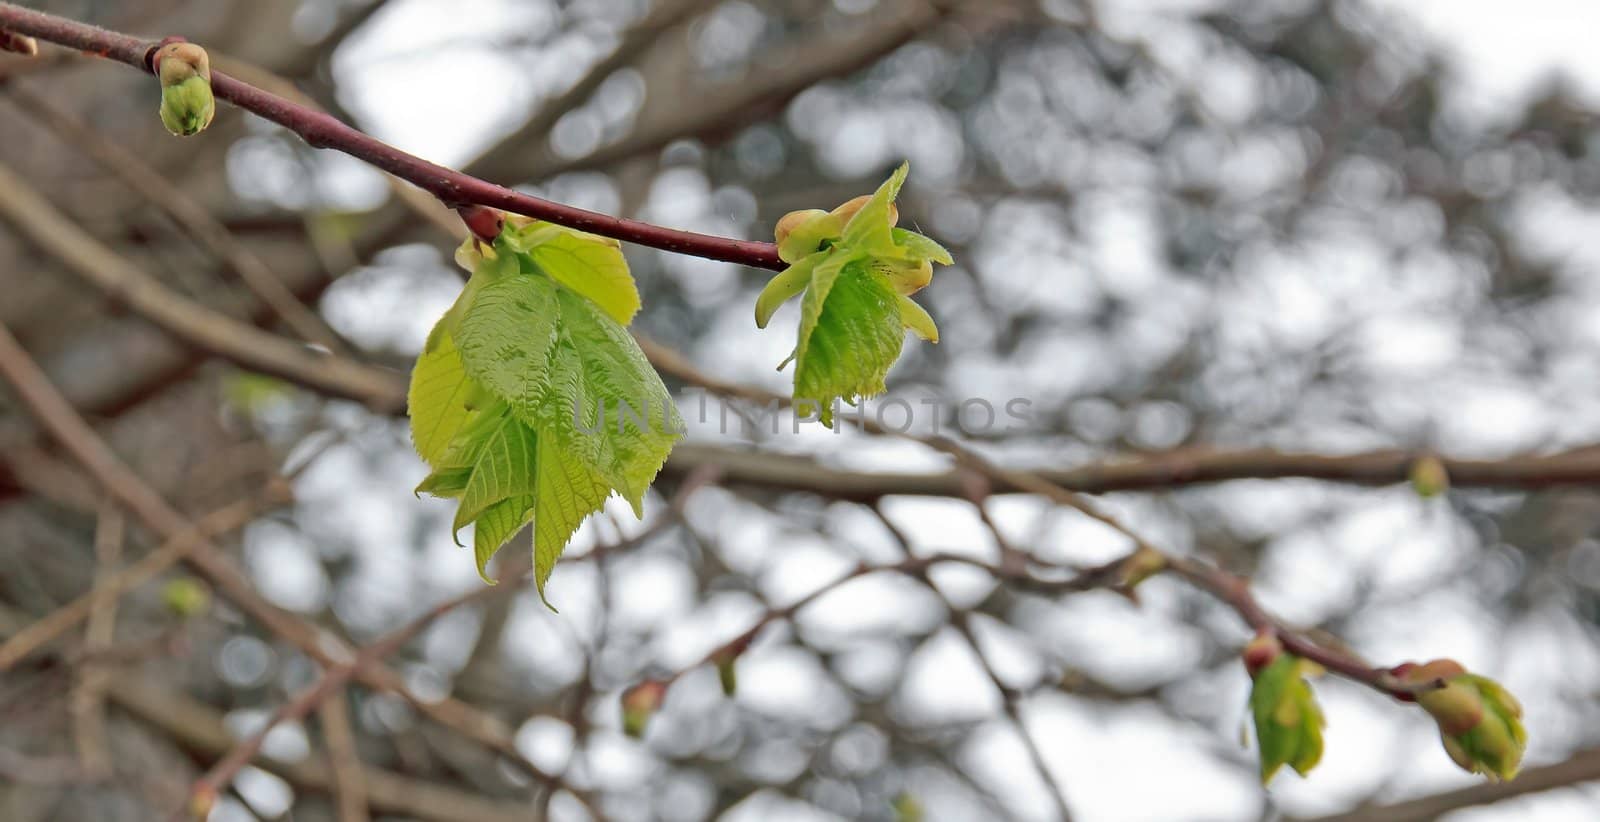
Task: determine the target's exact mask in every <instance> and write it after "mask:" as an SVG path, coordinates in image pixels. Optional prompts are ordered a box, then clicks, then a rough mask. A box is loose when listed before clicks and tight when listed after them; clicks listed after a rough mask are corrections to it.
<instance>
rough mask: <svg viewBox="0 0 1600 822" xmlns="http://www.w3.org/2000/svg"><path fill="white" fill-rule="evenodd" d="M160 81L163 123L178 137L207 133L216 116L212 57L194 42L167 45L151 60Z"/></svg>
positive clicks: (157, 51)
mask: <svg viewBox="0 0 1600 822" xmlns="http://www.w3.org/2000/svg"><path fill="white" fill-rule="evenodd" d="M150 65H151V68H152V69H153V70H154V71H155V73H156V76H157V77H160V78H161V124H162V125H164V126H166V127H167V130H168V131H170V132H172V133H173V134H176V135H178V136H179V137H188V136H190V135H194V134H199V133H200V132H202V131H204V130H205V128H206V126H209V125H211V119H212V118H213V117H215V116H216V113H217V102H216V98H215V97H213V96H212V94H211V58H210V57H209V56H208V55H207V54H206V50H205V49H203V48H200V47H199V46H197V45H195V44H193V43H182V42H180V43H168V44H166V45H164V46H162V47H161V48H159V49H157V50H156V53H155V56H154V57H152V58H151V61H150Z"/></svg>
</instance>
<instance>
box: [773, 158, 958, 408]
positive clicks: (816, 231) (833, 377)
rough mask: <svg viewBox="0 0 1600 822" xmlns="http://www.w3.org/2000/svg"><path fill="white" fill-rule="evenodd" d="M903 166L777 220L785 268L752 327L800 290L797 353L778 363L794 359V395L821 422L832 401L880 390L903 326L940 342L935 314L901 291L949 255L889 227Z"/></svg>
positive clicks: (910, 289) (918, 284)
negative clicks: (838, 198)
mask: <svg viewBox="0 0 1600 822" xmlns="http://www.w3.org/2000/svg"><path fill="white" fill-rule="evenodd" d="M908 173H909V167H908V166H906V165H901V166H900V167H899V168H898V169H896V170H895V172H894V174H893V175H891V176H890V177H889V179H888V180H886V181H885V182H884V183H883V185H881V186H879V187H878V190H877V191H876V192H874V193H873V194H872V195H871V196H870V197H858V198H856V199H853V200H851V201H849V202H847V203H845V204H844V205H842V206H840V207H839V208H837V209H835V210H834V211H831V212H825V211H820V210H817V209H810V210H804V211H795V212H791V213H789V214H788V215H785V216H784V218H783V219H782V220H780V221H779V224H778V230H777V237H778V240H779V243H780V245H781V246H782V248H781V249H780V250H781V251H782V252H783V253H782V254H781V255H780V256H781V257H782V259H784V260H786V261H789V262H790V263H791V265H790V266H789V267H788V268H787V269H785V270H784V271H782V272H781V273H779V274H778V275H777V276H776V277H773V278H772V280H771V281H769V282H768V283H767V286H766V288H764V289H762V291H761V295H760V296H759V297H758V298H757V299H756V325H757V326H758V327H762V328H765V327H766V325H767V322H768V321H769V320H771V318H772V315H773V313H775V312H776V311H777V310H778V307H779V306H781V305H782V304H783V303H784V302H786V301H788V300H790V299H792V298H794V297H795V296H796V295H799V294H801V292H802V291H803V292H804V297H803V299H802V300H801V304H800V327H799V332H798V338H797V339H796V341H795V348H794V352H793V353H792V354H791V355H790V357H789V359H786V360H784V362H783V363H782V364H780V365H779V366H778V368H779V369H782V368H783V367H784V366H785V365H787V364H788V363H789V362H790V361H791V360H792V361H793V362H794V363H795V372H794V398H795V399H796V400H809V401H812V402H815V403H817V405H818V407H819V409H820V412H821V419H822V422H823V424H824V425H832V424H833V404H834V400H836V399H843V400H845V401H846V402H849V403H852V404H854V403H856V402H858V401H859V400H861V399H862V398H864V397H869V396H872V395H874V394H878V393H881V392H882V391H883V390H884V388H885V382H884V380H885V377H886V376H887V375H888V372H889V368H890V367H891V366H892V365H894V362H895V360H896V359H897V358H898V357H899V356H900V351H901V348H902V346H903V344H904V337H905V330H906V329H908V328H909V329H911V330H912V331H913V332H915V333H916V335H917V336H919V337H921V338H922V339H924V340H928V341H929V342H938V341H939V328H938V326H937V325H936V324H935V323H934V321H933V317H931V316H929V314H928V312H927V311H926V310H924V309H923V308H922V307H921V306H919V305H917V304H916V303H914V302H912V301H911V300H910V299H908V298H907V296H906V295H909V294H912V293H914V292H916V291H917V290H919V289H921V288H922V287H923V286H925V285H927V284H928V282H929V280H930V279H931V278H932V276H933V263H935V262H938V263H944V264H948V263H949V262H950V252H948V251H946V250H945V249H944V247H943V246H940V245H939V244H938V243H936V242H934V241H932V240H930V239H928V238H926V237H923V236H922V235H920V234H917V233H916V232H912V231H906V230H904V229H900V228H895V227H894V222H895V219H896V212H895V210H894V198H895V197H896V196H897V195H898V194H899V192H900V187H901V186H902V185H903V184H904V183H905V180H906V175H907V174H908ZM846 217H848V219H846ZM841 221H842V222H843V225H840V223H841ZM802 255H803V256H802Z"/></svg>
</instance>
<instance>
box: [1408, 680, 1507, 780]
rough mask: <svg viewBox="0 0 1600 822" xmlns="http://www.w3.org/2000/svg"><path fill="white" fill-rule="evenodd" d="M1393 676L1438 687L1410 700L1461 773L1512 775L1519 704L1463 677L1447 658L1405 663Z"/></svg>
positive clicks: (1494, 687)
mask: <svg viewBox="0 0 1600 822" xmlns="http://www.w3.org/2000/svg"><path fill="white" fill-rule="evenodd" d="M1393 673H1394V675H1395V676H1397V677H1399V678H1400V679H1401V680H1402V681H1405V682H1409V683H1412V684H1418V685H1421V684H1434V683H1441V682H1442V683H1443V687H1438V688H1433V689H1431V690H1426V691H1422V692H1420V693H1418V694H1417V695H1416V702H1417V704H1418V705H1419V706H1421V707H1422V709H1423V710H1425V711H1427V712H1428V715H1429V716H1431V717H1433V720H1434V722H1435V723H1437V724H1438V726H1439V737H1440V740H1441V741H1442V742H1443V743H1444V749H1445V752H1446V753H1448V754H1450V758H1451V759H1452V760H1453V761H1455V763H1456V764H1457V765H1460V766H1461V768H1462V769H1463V770H1466V771H1469V772H1471V773H1478V774H1483V775H1484V776H1487V777H1488V778H1489V779H1491V780H1500V779H1512V778H1514V777H1515V776H1516V775H1517V770H1518V769H1519V768H1520V767H1521V765H1522V753H1523V751H1524V750H1525V749H1526V748H1527V745H1528V732H1527V729H1526V728H1525V727H1523V724H1522V705H1521V704H1519V703H1518V702H1517V700H1516V697H1513V696H1512V695H1511V693H1510V692H1509V691H1507V690H1506V689H1505V688H1503V687H1501V686H1500V683H1498V682H1495V681H1494V680H1492V679H1489V678H1488V677H1484V676H1478V675H1477V674H1471V673H1467V672H1466V669H1465V668H1463V667H1462V666H1461V664H1460V663H1458V662H1456V661H1455V660H1450V659H1436V660H1433V661H1432V662H1428V663H1424V664H1421V665H1418V664H1413V663H1407V664H1405V665H1401V666H1399V667H1397V668H1395V669H1394V670H1393Z"/></svg>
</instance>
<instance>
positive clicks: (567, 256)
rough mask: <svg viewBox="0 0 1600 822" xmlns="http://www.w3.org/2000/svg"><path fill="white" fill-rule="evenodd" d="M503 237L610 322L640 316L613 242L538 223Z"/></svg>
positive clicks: (636, 294) (623, 262) (636, 292)
mask: <svg viewBox="0 0 1600 822" xmlns="http://www.w3.org/2000/svg"><path fill="white" fill-rule="evenodd" d="M507 235H508V243H510V244H511V245H512V246H513V247H514V248H518V249H519V250H521V251H524V252H525V253H526V254H527V255H528V257H529V258H530V259H531V260H532V261H533V263H534V265H537V266H538V267H539V269H540V270H541V271H543V272H544V273H545V274H548V275H549V276H550V278H551V279H553V280H555V281H556V282H558V283H560V284H562V285H564V286H566V287H567V288H569V289H571V290H572V291H573V292H575V293H577V294H580V295H582V296H583V297H586V298H588V299H589V301H590V302H593V303H594V304H595V305H597V306H599V307H600V308H601V310H603V311H605V312H606V314H608V315H610V316H611V319H613V320H616V321H617V322H618V323H621V324H622V325H627V324H628V323H630V322H632V321H633V315H634V314H637V313H638V312H639V289H638V286H636V285H635V284H634V282H633V275H632V274H631V273H629V272H628V261H627V259H625V258H624V257H623V256H622V244H621V243H619V242H617V241H616V240H613V239H611V238H609V237H600V236H597V235H594V234H586V233H584V232H581V231H573V230H571V229H567V228H562V227H561V226H557V225H553V224H551V223H541V222H535V223H530V224H529V225H527V226H524V227H522V228H519V229H516V230H515V231H514V232H507Z"/></svg>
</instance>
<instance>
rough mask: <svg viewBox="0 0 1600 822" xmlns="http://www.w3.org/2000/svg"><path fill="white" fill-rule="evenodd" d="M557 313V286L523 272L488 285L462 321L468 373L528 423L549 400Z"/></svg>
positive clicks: (462, 344)
mask: <svg viewBox="0 0 1600 822" xmlns="http://www.w3.org/2000/svg"><path fill="white" fill-rule="evenodd" d="M473 276H474V278H476V277H477V275H476V274H475V275H473ZM557 310H558V309H557V307H556V284H555V283H553V282H551V281H550V279H549V278H547V277H538V276H528V275H523V274H518V275H514V276H509V277H506V278H504V279H502V280H499V281H498V282H493V283H489V284H488V285H485V286H483V287H482V288H481V289H480V290H479V292H478V294H477V297H476V299H474V300H473V302H472V305H471V306H470V307H469V308H468V309H467V310H466V312H465V314H464V315H463V316H462V318H461V329H460V331H459V332H458V334H459V335H460V345H461V362H462V363H463V365H464V366H465V370H466V374H467V375H468V376H469V377H471V378H472V379H474V380H477V381H478V382H480V383H482V385H483V387H484V388H486V389H488V390H489V393H491V394H492V395H494V396H496V397H499V398H501V399H503V400H505V401H506V402H507V403H509V404H510V405H511V409H512V411H513V413H515V414H516V415H517V416H518V417H520V418H522V419H523V421H525V422H529V423H532V422H533V421H534V420H535V419H536V417H537V414H538V411H539V408H540V407H541V405H542V404H543V402H544V398H545V394H546V381H547V379H548V376H549V373H548V371H549V362H550V352H551V349H552V348H554V346H555V343H556V323H557V316H556V312H557Z"/></svg>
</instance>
